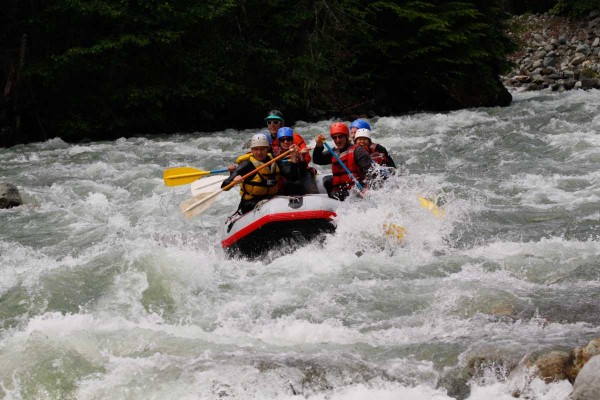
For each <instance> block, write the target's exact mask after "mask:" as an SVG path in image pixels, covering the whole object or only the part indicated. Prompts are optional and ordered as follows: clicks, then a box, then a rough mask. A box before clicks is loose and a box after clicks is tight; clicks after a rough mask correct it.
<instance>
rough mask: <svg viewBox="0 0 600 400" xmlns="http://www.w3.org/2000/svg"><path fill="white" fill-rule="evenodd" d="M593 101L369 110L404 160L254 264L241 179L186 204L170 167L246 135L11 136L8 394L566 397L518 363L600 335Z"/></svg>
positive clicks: (599, 99)
mask: <svg viewBox="0 0 600 400" xmlns="http://www.w3.org/2000/svg"><path fill="white" fill-rule="evenodd" d="M599 106H600V93H599V92H597V91H590V92H570V93H566V94H539V93H529V94H519V95H516V99H515V102H514V104H513V105H512V106H511V107H508V108H503V109H499V108H493V109H472V110H463V111H457V112H452V113H447V114H425V113H424V114H415V115H411V116H404V117H398V118H379V119H377V120H374V121H372V122H373V123H374V124H373V125H374V135H375V141H377V142H379V143H381V144H383V145H384V146H385V147H386V148H388V150H390V153H391V155H392V157H393V158H394V159H395V160H396V161H400V160H403V164H404V166H403V167H402V169H401V171H400V172H401V173H400V174H399V176H397V177H395V178H394V179H393V180H392V181H390V182H389V184H388V186H386V188H385V189H383V190H381V191H376V192H375V191H373V192H370V193H369V195H368V196H367V198H366V199H365V200H364V201H349V202H345V203H344V205H343V207H341V208H340V210H339V212H338V217H337V221H336V222H337V226H338V227H337V232H336V233H335V235H329V236H327V237H326V238H325V239H324V240H322V241H316V242H311V243H309V244H308V245H306V246H304V247H299V248H287V249H286V248H283V249H276V250H274V251H273V252H271V253H269V254H268V255H267V256H266V257H265V258H264V259H262V260H257V261H248V260H245V259H235V258H234V259H228V258H227V257H226V256H225V254H224V252H223V250H222V249H221V248H220V232H221V229H222V224H223V222H224V220H225V219H226V217H227V216H228V215H229V214H230V213H232V212H233V211H234V210H235V208H236V207H237V204H238V201H239V194H238V193H236V192H235V191H230V192H226V193H223V194H221V195H220V196H219V197H218V200H217V201H216V202H215V203H214V204H213V206H212V207H211V208H210V209H209V210H208V211H207V212H205V213H204V214H202V216H201V217H200V218H197V219H194V220H187V219H186V218H185V217H183V216H182V215H181V214H180V212H179V209H178V205H179V203H180V202H181V201H183V200H185V199H186V198H188V196H189V192H188V188H187V187H185V186H182V187H174V188H167V187H165V186H164V184H163V182H162V179H161V176H162V171H163V170H164V169H165V168H168V167H176V166H185V165H190V166H194V167H196V168H199V169H203V170H212V169H219V168H223V167H225V166H227V165H228V164H229V163H230V162H231V161H232V160H234V159H235V158H236V157H237V156H238V155H239V154H240V153H241V152H242V151H243V150H242V147H243V145H244V143H245V142H246V141H247V139H248V138H249V137H250V136H251V135H252V134H253V133H255V131H253V130H247V131H225V132H217V133H210V134H204V133H200V134H190V135H177V136H169V137H153V138H134V139H119V140H117V141H114V142H95V143H88V144H79V145H69V144H66V143H64V142H62V141H61V140H51V141H48V142H45V143H40V144H31V145H27V146H17V147H15V148H11V149H3V150H0V179H1V180H3V181H7V182H11V183H13V184H16V185H17V186H18V187H19V190H20V191H21V194H22V195H23V198H24V201H25V203H26V205H25V206H23V207H19V208H15V209H11V210H0V226H1V229H0V260H1V261H0V271H1V273H0V327H1V328H0V366H2V368H0V393H2V396H3V397H4V398H6V399H21V398H77V399H92V398H115V399H122V398H161V399H163V398H164V399H166V398H172V399H203V398H207V399H212V398H220V397H229V398H244V399H248V398H255V399H285V398H290V399H292V398H298V396H303V397H304V398H310V399H353V398H355V399H364V398H372V399H392V398H411V399H444V400H445V399H463V398H467V399H472V400H476V399H477V400H479V399H509V398H513V397H512V395H513V393H514V392H515V391H517V390H518V391H519V392H520V393H523V394H524V395H526V396H528V397H529V398H531V399H548V400H550V399H564V398H566V396H567V395H568V393H569V392H570V390H571V385H570V383H569V382H567V381H559V382H556V383H552V384H545V383H543V382H542V381H541V380H539V379H537V378H532V379H529V375H528V374H527V373H526V372H519V370H516V371H514V372H513V373H511V371H510V370H509V369H508V367H507V366H508V365H509V364H510V362H518V361H519V360H520V359H521V358H522V357H523V356H524V355H527V354H531V353H533V352H543V351H547V350H553V349H559V348H561V349H563V348H571V347H575V346H581V345H583V344H585V343H587V342H588V341H589V340H590V339H592V338H594V337H599V336H600V317H599V315H600V305H599V304H598V302H597V301H596V302H593V301H590V299H597V298H598V296H599V294H600V280H599V277H600V272H599V269H598V262H597V259H598V256H599V253H600V246H599V244H598V233H599V232H598V227H599V226H600V224H599V223H598V221H599V219H600V206H599V205H598V204H599V202H598V196H599V195H600V171H599V168H598V165H599V164H598V161H599V160H600V141H599V140H598V134H597V132H598V130H599V128H600V117H599V116H597V115H596V114H595V113H596V111H595V110H597V109H598V107H599ZM329 122H330V121H323V122H320V123H316V124H309V123H303V122H299V123H298V124H297V126H296V130H297V131H298V132H299V133H300V134H302V135H303V136H304V137H305V138H306V139H307V140H308V141H312V139H313V138H314V136H315V135H316V134H317V133H321V132H324V131H326V129H327V126H328V124H329ZM309 145H310V144H309ZM320 169H321V170H322V171H325V169H322V168H320ZM422 195H425V196H433V197H435V198H439V199H440V200H441V201H444V202H445V204H444V209H445V211H446V216H445V217H444V218H437V217H436V216H435V215H432V213H430V212H428V211H427V210H425V209H423V208H421V207H420V205H419V201H418V197H419V196H422ZM384 223H393V224H396V225H399V226H403V227H404V228H405V229H406V232H407V235H406V238H405V240H404V241H403V242H402V243H399V242H398V241H397V240H396V239H395V238H394V237H390V236H387V235H385V234H384V228H383V224H384ZM498 354H501V355H502V356H503V358H500V359H502V360H506V361H507V362H506V363H505V364H502V365H500V366H498V365H496V366H494V365H492V364H490V365H487V366H485V365H484V366H483V367H482V368H481V369H480V370H476V371H472V370H469V365H470V363H472V361H473V360H474V359H477V357H490V359H498V357H497V355H498ZM494 357H496V358H494ZM503 368H505V369H503ZM469 373H471V374H469Z"/></svg>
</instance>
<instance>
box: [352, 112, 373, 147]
mask: <svg viewBox="0 0 600 400" xmlns="http://www.w3.org/2000/svg"><path fill="white" fill-rule="evenodd" d="M359 129H368V130H371V125H370V124H369V123H368V122H367V121H366V120H364V119H362V118H359V119H355V120H354V121H352V123H351V124H350V140H351V141H352V142H353V143H354V135H355V134H356V131H357V130H359Z"/></svg>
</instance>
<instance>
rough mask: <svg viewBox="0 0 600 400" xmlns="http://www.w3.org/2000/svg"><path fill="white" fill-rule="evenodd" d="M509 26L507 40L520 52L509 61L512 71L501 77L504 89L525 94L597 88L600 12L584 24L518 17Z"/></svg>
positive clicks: (599, 81) (553, 18)
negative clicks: (512, 89)
mask: <svg viewBox="0 0 600 400" xmlns="http://www.w3.org/2000/svg"><path fill="white" fill-rule="evenodd" d="M509 25H510V27H511V28H510V30H509V32H508V33H509V36H511V37H512V38H513V39H514V40H515V41H516V42H517V43H518V44H519V45H520V49H519V50H518V51H516V52H514V53H513V54H511V55H510V56H509V57H508V58H509V60H510V61H512V62H514V63H515V67H514V68H513V69H512V70H511V71H510V72H509V73H507V74H506V75H504V76H503V77H502V80H503V82H504V85H505V86H507V87H512V88H518V89H519V90H524V91H531V90H543V89H550V90H552V91H564V90H571V89H593V88H600V79H599V78H600V10H599V11H594V12H592V13H590V14H589V15H588V17H587V18H586V19H583V20H572V19H568V18H565V17H557V16H553V15H549V14H543V15H519V16H514V17H513V18H512V19H511V21H510V24H509Z"/></svg>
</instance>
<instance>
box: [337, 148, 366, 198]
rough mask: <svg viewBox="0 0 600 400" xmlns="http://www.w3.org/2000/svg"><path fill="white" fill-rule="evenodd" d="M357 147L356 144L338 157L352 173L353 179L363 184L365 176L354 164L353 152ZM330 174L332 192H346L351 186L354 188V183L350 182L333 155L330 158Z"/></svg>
mask: <svg viewBox="0 0 600 400" xmlns="http://www.w3.org/2000/svg"><path fill="white" fill-rule="evenodd" d="M357 147H358V145H357V144H355V145H354V146H351V147H349V148H348V149H346V150H345V151H344V152H342V153H341V154H340V155H339V157H340V159H341V160H342V162H343V163H344V164H345V165H346V167H348V169H349V170H350V172H352V174H353V175H354V177H355V178H356V179H357V180H358V181H359V182H363V181H364V180H365V174H363V172H362V170H361V169H360V168H359V167H358V165H356V163H355V162H354V150H356V148H357ZM331 172H332V173H333V181H332V184H333V185H332V191H333V192H339V191H342V190H348V189H350V188H351V187H352V186H354V181H353V180H352V178H350V176H349V175H348V173H347V172H346V170H345V169H344V167H342V166H341V164H340V163H339V162H338V161H337V159H336V158H335V157H334V156H333V155H332V156H331Z"/></svg>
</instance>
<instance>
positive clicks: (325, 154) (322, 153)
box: [312, 146, 368, 165]
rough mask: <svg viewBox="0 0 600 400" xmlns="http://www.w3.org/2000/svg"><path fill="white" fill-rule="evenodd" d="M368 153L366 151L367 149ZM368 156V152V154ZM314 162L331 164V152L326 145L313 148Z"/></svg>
mask: <svg viewBox="0 0 600 400" xmlns="http://www.w3.org/2000/svg"><path fill="white" fill-rule="evenodd" d="M365 153H366V151H365ZM367 156H368V154H367ZM312 158H313V162H314V163H315V164H317V165H329V164H331V154H329V151H327V150H325V146H321V147H318V146H315V148H314V150H313V155H312Z"/></svg>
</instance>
